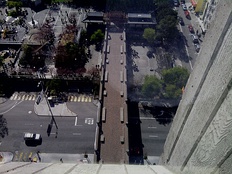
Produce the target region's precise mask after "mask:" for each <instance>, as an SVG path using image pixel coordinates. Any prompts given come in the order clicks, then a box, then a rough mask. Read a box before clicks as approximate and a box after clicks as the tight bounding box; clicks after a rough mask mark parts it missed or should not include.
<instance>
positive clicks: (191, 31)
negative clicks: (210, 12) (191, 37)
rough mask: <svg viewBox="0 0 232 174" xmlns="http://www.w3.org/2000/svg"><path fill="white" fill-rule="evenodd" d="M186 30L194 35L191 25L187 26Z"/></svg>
mask: <svg viewBox="0 0 232 174" xmlns="http://www.w3.org/2000/svg"><path fill="white" fill-rule="evenodd" d="M188 29H189V32H190V33H193V34H194V33H195V31H194V29H193V26H192V25H188Z"/></svg>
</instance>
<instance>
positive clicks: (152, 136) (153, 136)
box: [149, 135, 158, 138]
mask: <svg viewBox="0 0 232 174" xmlns="http://www.w3.org/2000/svg"><path fill="white" fill-rule="evenodd" d="M149 137H150V138H158V136H157V135H149Z"/></svg>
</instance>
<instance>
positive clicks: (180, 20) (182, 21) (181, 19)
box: [178, 16, 184, 25]
mask: <svg viewBox="0 0 232 174" xmlns="http://www.w3.org/2000/svg"><path fill="white" fill-rule="evenodd" d="M178 21H179V23H180V25H184V20H183V18H182V17H180V16H179V17H178Z"/></svg>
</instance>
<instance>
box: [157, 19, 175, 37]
mask: <svg viewBox="0 0 232 174" xmlns="http://www.w3.org/2000/svg"><path fill="white" fill-rule="evenodd" d="M176 25H177V18H176V17H175V16H170V15H169V16H165V17H164V18H163V19H161V20H160V22H159V24H158V26H157V29H158V30H159V33H161V35H162V37H163V38H166V39H172V38H174V37H175V36H176V34H177V33H176V31H177V29H176Z"/></svg>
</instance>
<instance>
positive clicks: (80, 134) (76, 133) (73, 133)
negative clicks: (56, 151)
mask: <svg viewBox="0 0 232 174" xmlns="http://www.w3.org/2000/svg"><path fill="white" fill-rule="evenodd" d="M73 135H81V133H73Z"/></svg>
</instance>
